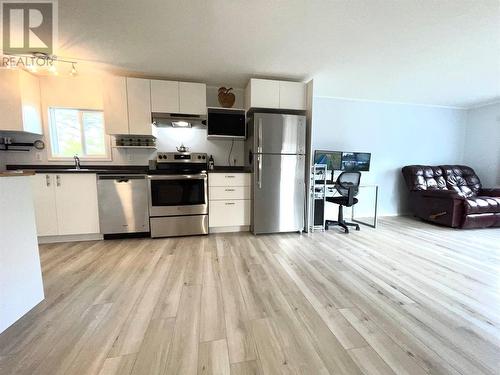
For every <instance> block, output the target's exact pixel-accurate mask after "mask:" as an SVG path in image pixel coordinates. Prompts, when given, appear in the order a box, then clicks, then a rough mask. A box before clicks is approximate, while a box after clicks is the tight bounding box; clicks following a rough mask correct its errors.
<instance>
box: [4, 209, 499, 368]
mask: <svg viewBox="0 0 500 375" xmlns="http://www.w3.org/2000/svg"><path fill="white" fill-rule="evenodd" d="M41 259H42V268H43V276H44V280H45V291H46V300H45V301H44V302H42V303H41V304H40V305H38V306H37V307H36V308H35V309H33V310H32V311H31V312H30V313H28V314H27V315H26V316H25V317H23V318H22V319H21V320H20V321H18V322H17V323H16V324H15V325H14V326H12V327H11V328H9V329H8V330H7V331H5V332H4V333H3V334H1V335H0V373H1V374H2V375H3V374H50V375H56V374H102V375H103V374H106V375H109V374H120V375H127V374H181V375H184V374H186V375H188V374H234V375H240V374H273V375H274V374H288V373H293V374H299V373H300V374H308V375H309V374H311V375H315V374H329V373H330V374H346V375H354V374H397V375H401V374H453V375H458V374H462V375H478V374H498V371H499V369H500V293H499V292H500V229H486V230H451V229H447V228H441V227H436V226H432V225H429V224H424V223H421V222H419V221H416V220H414V219H411V218H390V219H382V220H380V226H379V228H378V229H376V230H373V229H370V228H366V227H363V228H362V230H361V231H360V232H356V231H352V233H351V234H349V235H345V234H342V233H340V232H339V231H338V230H336V229H332V230H330V231H329V232H327V233H315V234H312V235H307V234H306V235H302V236H300V235H298V234H285V235H266V236H258V237H255V236H253V235H250V234H248V233H245V234H218V235H211V236H208V237H187V238H176V239H158V240H151V239H133V240H114V241H99V242H80V243H64V244H53V245H44V246H41Z"/></svg>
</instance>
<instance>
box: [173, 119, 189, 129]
mask: <svg viewBox="0 0 500 375" xmlns="http://www.w3.org/2000/svg"><path fill="white" fill-rule="evenodd" d="M172 127H173V128H190V127H191V123H190V122H187V121H172Z"/></svg>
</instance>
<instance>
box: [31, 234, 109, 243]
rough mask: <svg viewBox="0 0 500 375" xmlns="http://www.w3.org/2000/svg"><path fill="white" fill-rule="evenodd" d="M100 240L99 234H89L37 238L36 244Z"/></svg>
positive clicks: (100, 235)
mask: <svg viewBox="0 0 500 375" xmlns="http://www.w3.org/2000/svg"><path fill="white" fill-rule="evenodd" d="M99 240H102V234H101V233H90V234H70V235H65V236H39V237H38V243H39V244H46V243H57V242H77V241H99Z"/></svg>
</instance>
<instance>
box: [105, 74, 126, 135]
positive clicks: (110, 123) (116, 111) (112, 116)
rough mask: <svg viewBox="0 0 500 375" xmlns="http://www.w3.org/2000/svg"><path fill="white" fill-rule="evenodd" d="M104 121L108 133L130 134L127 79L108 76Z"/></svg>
mask: <svg viewBox="0 0 500 375" xmlns="http://www.w3.org/2000/svg"><path fill="white" fill-rule="evenodd" d="M103 107H104V123H105V125H106V133H108V134H129V130H128V108H127V80H126V78H125V77H118V76H108V77H106V78H105V79H104V85H103Z"/></svg>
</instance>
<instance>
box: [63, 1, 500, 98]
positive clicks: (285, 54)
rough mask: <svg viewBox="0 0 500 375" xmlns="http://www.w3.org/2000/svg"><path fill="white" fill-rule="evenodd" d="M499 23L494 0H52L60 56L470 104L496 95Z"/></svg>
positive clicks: (226, 79) (198, 77)
mask: <svg viewBox="0 0 500 375" xmlns="http://www.w3.org/2000/svg"><path fill="white" fill-rule="evenodd" d="M499 25H500V1H498V0H476V1H473V0H465V1H463V0H435V1H434V0H419V1H417V0H413V1H412V0H351V1H347V0H346V1H326V0H324V1H312V0H304V1H295V0H287V1H285V0H281V1H277V0H274V1H272V0H247V1H243V0H205V1H202V0H199V1H196V0H184V1H182V0H178V1H165V0H148V1H145V0H143V1H138V0H121V1H118V0H115V1H110V0H86V1H82V0H59V47H60V48H59V50H58V51H57V53H58V54H59V55H60V56H65V57H72V58H79V59H83V60H89V61H94V62H99V63H102V64H104V66H106V67H107V68H108V69H113V70H115V71H122V72H129V73H138V74H144V75H148V76H158V77H165V78H175V79H185V80H192V81H203V82H207V83H208V84H228V85H233V86H235V87H244V86H245V84H246V81H247V79H248V78H249V77H251V76H252V77H253V76H257V77H278V78H280V77H281V78H286V79H298V80H308V79H310V78H314V82H315V95H318V96H332V97H346V98H358V99H370V100H379V101H396V102H408V103H420V104H433V105H446V106H470V105H474V104H476V103H480V102H486V101H492V100H495V99H497V98H500V26H499ZM84 65H85V63H82V64H80V66H81V67H84Z"/></svg>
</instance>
